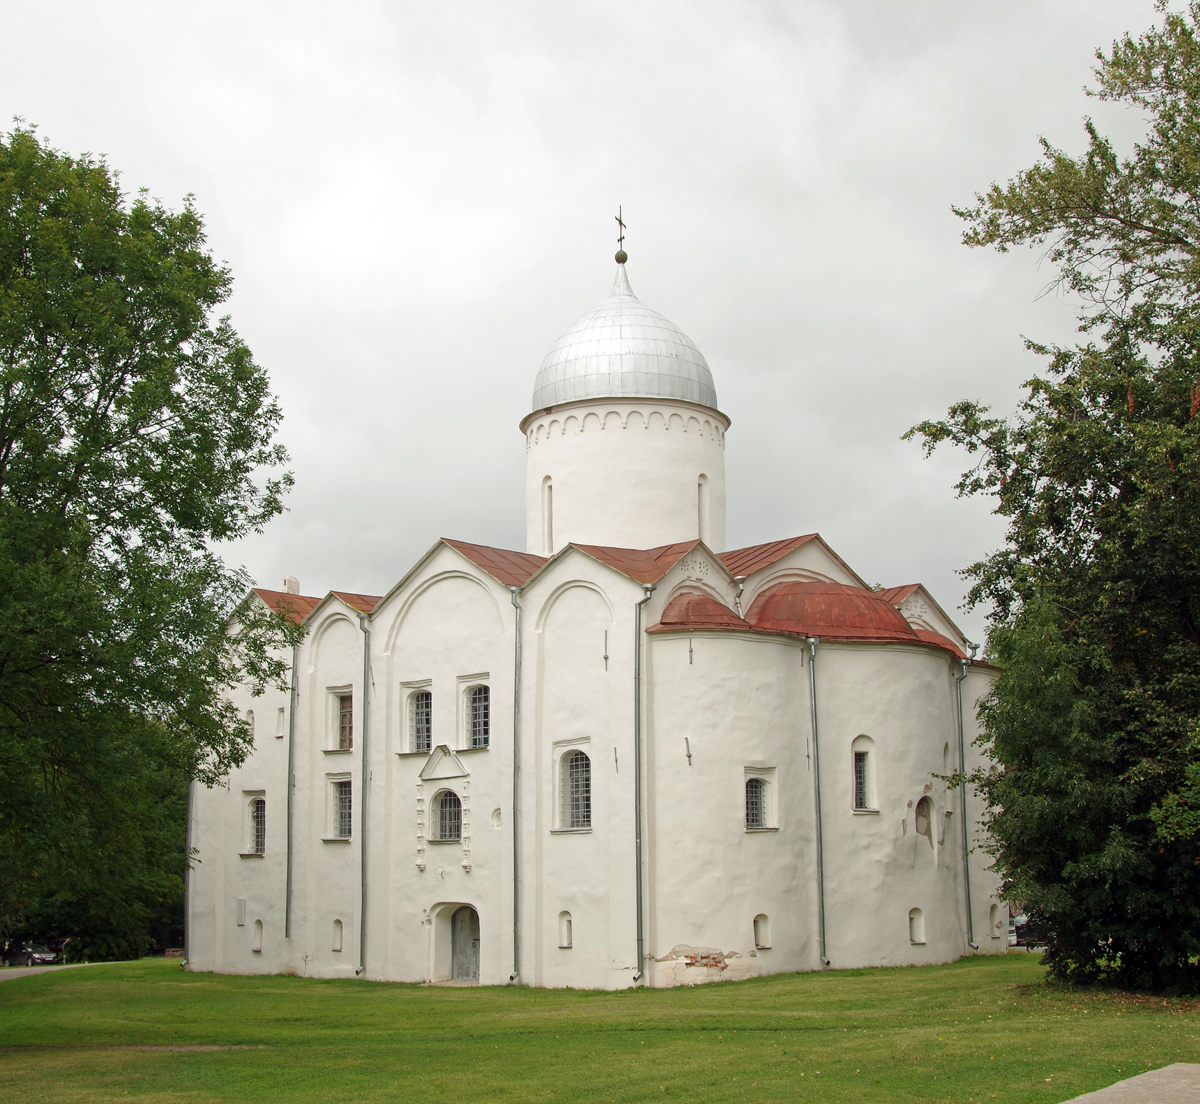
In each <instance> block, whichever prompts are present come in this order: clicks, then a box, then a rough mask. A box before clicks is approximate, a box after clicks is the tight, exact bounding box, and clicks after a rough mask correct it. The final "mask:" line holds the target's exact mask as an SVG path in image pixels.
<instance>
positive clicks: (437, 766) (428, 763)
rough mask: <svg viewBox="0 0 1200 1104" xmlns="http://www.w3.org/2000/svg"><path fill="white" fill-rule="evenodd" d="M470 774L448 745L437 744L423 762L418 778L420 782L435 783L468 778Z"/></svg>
mask: <svg viewBox="0 0 1200 1104" xmlns="http://www.w3.org/2000/svg"><path fill="white" fill-rule="evenodd" d="M470 773H471V772H470V771H468V770H467V768H466V767H464V766H463V761H462V760H461V759H460V758H459V757H458V756H457V755H455V754H454V752H453V751H451V749H450V746H449V745H448V744H438V746H437V747H435V748H434V749H433V751H431V752H430V753H429V758H428V759H426V760H425V765H424V766H423V767H422V768H421V773H420V778H421V781H422V782H436V781H439V780H441V779H444V778H468V777H470Z"/></svg>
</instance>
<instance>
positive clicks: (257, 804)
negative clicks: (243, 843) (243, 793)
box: [250, 797, 267, 855]
mask: <svg viewBox="0 0 1200 1104" xmlns="http://www.w3.org/2000/svg"><path fill="white" fill-rule="evenodd" d="M250 836H251V838H250V850H251V851H253V852H254V854H256V855H262V854H264V853H265V852H266V850H267V802H266V799H265V798H261V797H256V798H255V799H254V800H253V801H251V802H250Z"/></svg>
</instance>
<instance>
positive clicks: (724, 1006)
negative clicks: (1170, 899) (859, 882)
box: [0, 954, 1200, 1104]
mask: <svg viewBox="0 0 1200 1104" xmlns="http://www.w3.org/2000/svg"><path fill="white" fill-rule="evenodd" d="M1041 977H1042V970H1041V968H1040V967H1039V966H1038V964H1037V959H1036V957H1034V956H1031V955H1025V954H1013V955H1009V956H1007V957H1004V958H999V959H996V958H976V959H966V960H963V961H961V962H958V963H955V964H954V965H951V966H937V967H924V968H914V969H895V970H861V971H838V972H832V973H824V974H789V975H785V976H781V977H773V978H764V979H760V980H756V981H745V982H739V983H736V984H726V985H709V986H702V987H699V988H695V989H672V990H660V991H654V992H651V991H647V990H644V989H641V990H636V991H630V992H624V993H591V992H576V991H568V990H533V989H458V988H424V987H420V986H411V985H379V984H373V983H370V982H361V981H316V980H312V979H304V978H291V977H259V978H251V977H226V976H217V975H212V974H187V973H184V972H183V971H181V970H180V968H179V966H178V964H177V963H172V962H164V961H163V960H149V959H148V960H144V961H142V962H136V963H118V964H111V965H101V966H89V967H83V968H81V969H78V970H64V971H62V972H60V973H51V974H43V975H40V976H35V977H27V978H17V979H13V980H11V981H5V982H3V983H2V984H0V1046H2V1047H18V1048H19V1047H38V1046H45V1045H47V1044H51V1045H54V1046H57V1047H62V1048H65V1049H57V1050H37V1049H13V1050H5V1051H0V1101H18V1100H19V1101H22V1102H23V1104H36V1102H40V1101H56V1102H57V1101H63V1100H70V1101H79V1102H83V1104H86V1102H91V1101H107V1100H113V1099H117V1098H120V1099H122V1100H131V1099H132V1100H139V1101H155V1102H157V1101H164V1102H165V1101H185V1100H186V1101H189V1102H196V1104H203V1102H206V1101H231V1100H238V1101H275V1100H278V1101H288V1102H289V1104H290V1102H293V1101H309V1100H312V1101H320V1102H321V1104H334V1102H337V1104H341V1102H343V1101H357V1100H364V1101H392V1100H395V1101H405V1102H408V1101H413V1102H416V1101H421V1102H422V1104H425V1102H440V1101H454V1102H456V1104H459V1102H471V1104H475V1102H490V1101H531V1100H551V1099H559V1100H569V1101H628V1102H639V1104H640V1102H643V1101H647V1100H659V1099H661V1100H677V1101H732V1100H741V1099H746V1100H753V1101H756V1102H762V1101H784V1100H787V1101H794V1100H814V1101H872V1102H888V1104H890V1102H900V1101H921V1102H922V1104H926V1102H931V1101H942V1100H953V1101H971V1100H974V1101H988V1100H1001V1101H1005V1102H1014V1101H1033V1100H1036V1101H1044V1102H1046V1104H1050V1102H1054V1101H1062V1100H1065V1099H1067V1098H1069V1097H1071V1096H1074V1095H1076V1094H1078V1093H1082V1092H1086V1091H1088V1090H1090V1089H1095V1088H1098V1087H1100V1086H1101V1085H1106V1084H1109V1083H1110V1082H1112V1081H1115V1080H1117V1079H1119V1078H1121V1077H1128V1076H1131V1075H1132V1074H1133V1073H1135V1072H1140V1071H1142V1070H1145V1069H1146V1068H1148V1067H1152V1066H1161V1065H1165V1064H1167V1063H1168V1062H1178V1061H1197V1060H1200V1041H1198V1037H1200V1006H1198V1005H1197V1004H1195V1003H1194V1002H1192V1003H1184V1002H1167V1001H1162V1000H1149V999H1136V998H1129V997H1124V996H1121V995H1112V994H1110V995H1102V994H1081V993H1074V992H1064V991H1056V990H1052V989H1047V988H1044V987H1042V986H1041V985H1040V984H1039V983H1040V981H1041ZM163 1045H167V1046H180V1045H226V1046H228V1045H233V1046H239V1047H249V1048H253V1049H234V1050H222V1051H216V1052H189V1053H179V1052H148V1051H139V1050H122V1049H107V1050H106V1049H87V1048H98V1047H130V1046H163ZM260 1048H261V1049H260Z"/></svg>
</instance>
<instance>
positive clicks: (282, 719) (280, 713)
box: [275, 705, 287, 740]
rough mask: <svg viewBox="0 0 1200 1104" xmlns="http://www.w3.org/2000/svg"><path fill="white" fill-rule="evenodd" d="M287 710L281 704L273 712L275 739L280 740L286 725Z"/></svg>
mask: <svg viewBox="0 0 1200 1104" xmlns="http://www.w3.org/2000/svg"><path fill="white" fill-rule="evenodd" d="M286 721H287V710H285V709H284V708H283V706H282V705H281V706H280V707H279V709H278V710H277V711H276V713H275V739H277V740H282V739H283V736H284V729H285V728H286V727H287V725H286Z"/></svg>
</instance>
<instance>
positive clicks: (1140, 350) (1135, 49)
mask: <svg viewBox="0 0 1200 1104" xmlns="http://www.w3.org/2000/svg"><path fill="white" fill-rule="evenodd" d="M1158 10H1159V12H1160V15H1161V22H1160V24H1159V25H1157V26H1155V27H1153V28H1152V29H1151V30H1149V31H1148V32H1147V33H1145V34H1144V35H1142V36H1141V37H1140V38H1137V39H1134V38H1132V37H1130V36H1128V35H1126V36H1125V37H1124V38H1123V39H1121V40H1119V41H1118V42H1116V43H1115V44H1114V45H1113V47H1112V49H1111V51H1110V52H1108V53H1104V52H1097V55H1096V56H1097V59H1098V63H1099V64H1098V66H1097V68H1096V69H1095V76H1096V79H1097V85H1096V88H1095V89H1094V90H1092V91H1090V94H1091V95H1093V96H1095V97H1097V98H1098V99H1101V100H1107V101H1113V102H1117V103H1123V104H1126V105H1129V106H1130V107H1132V108H1135V109H1137V110H1138V111H1140V112H1141V113H1143V115H1144V117H1145V119H1146V130H1145V134H1144V136H1143V137H1142V139H1141V140H1140V141H1138V142H1137V143H1136V144H1134V145H1133V147H1132V149H1131V150H1130V151H1129V153H1128V155H1122V154H1120V153H1118V151H1117V150H1116V148H1115V147H1114V145H1113V144H1112V143H1111V142H1110V141H1109V140H1108V139H1106V138H1105V137H1103V136H1102V135H1101V134H1100V133H1099V131H1098V128H1097V127H1096V126H1095V124H1094V123H1093V121H1092V120H1090V119H1089V120H1086V121H1085V128H1086V137H1087V149H1086V151H1085V152H1084V153H1083V154H1082V155H1080V156H1078V157H1073V156H1070V155H1069V154H1067V153H1065V152H1063V151H1062V150H1060V149H1057V148H1055V147H1054V146H1052V145H1051V144H1050V143H1049V142H1047V141H1045V140H1043V141H1042V153H1041V158H1040V160H1039V161H1038V163H1037V164H1035V165H1034V166H1033V167H1032V168H1030V169H1028V170H1026V171H1024V172H1022V173H1020V174H1019V175H1018V176H1017V177H1016V178H1015V179H1014V180H1012V181H1010V182H1009V183H1008V184H1007V185H1005V186H1003V187H1001V186H998V185H993V186H992V187H991V188H990V190H989V191H988V192H987V193H986V194H984V195H981V196H977V197H976V203H975V205H974V206H971V207H968V208H965V209H961V210H956V213H957V214H958V215H960V216H961V217H962V218H964V219H965V220H966V221H967V223H968V229H967V230H966V232H965V234H964V238H963V240H964V242H965V243H966V244H968V245H972V246H989V245H990V246H994V247H996V248H997V249H999V250H1001V251H1004V250H1007V249H1009V248H1010V247H1013V246H1017V245H1033V246H1038V247H1042V248H1044V249H1045V250H1046V256H1047V257H1048V259H1049V260H1050V262H1051V263H1052V264H1053V265H1054V266H1055V269H1056V274H1057V275H1056V281H1055V282H1056V284H1057V285H1058V286H1059V287H1060V288H1061V289H1063V290H1065V291H1066V292H1068V293H1070V294H1072V295H1074V296H1076V297H1077V298H1078V300H1079V303H1080V311H1079V329H1080V333H1081V334H1082V335H1083V338H1082V339H1081V341H1080V342H1079V343H1078V344H1077V345H1075V346H1072V347H1047V346H1043V345H1039V344H1036V343H1032V342H1031V343H1030V344H1029V347H1030V348H1031V349H1032V350H1033V351H1034V352H1035V353H1038V354H1040V355H1043V356H1045V357H1046V358H1047V359H1048V370H1047V372H1046V374H1045V375H1044V376H1041V377H1036V378H1034V379H1032V380H1030V381H1028V383H1027V384H1026V388H1027V394H1026V397H1025V399H1024V401H1023V402H1022V403H1021V405H1020V407H1019V409H1018V412H1017V414H1016V415H1015V416H1014V417H1012V418H1010V419H1000V418H995V417H990V416H989V412H988V410H987V408H986V407H981V406H979V405H977V404H975V403H970V402H962V403H958V404H956V405H955V406H953V407H952V408H951V409H950V411H949V413H948V416H947V417H946V418H945V419H943V420H941V421H936V422H924V423H922V424H921V425H919V426H916V427H914V428H913V429H912V430H910V431H909V433H908V434H907V436H913V435H919V436H921V437H923V439H924V443H925V448H926V451H927V452H928V451H929V450H931V449H932V448H934V447H935V446H936V445H938V444H939V443H941V442H943V441H950V442H953V443H955V444H957V445H959V446H961V447H963V448H965V449H966V450H967V451H968V453H970V454H972V455H973V456H974V458H975V462H974V466H973V467H972V468H971V469H970V470H969V471H967V472H966V473H965V474H964V475H963V477H962V479H961V480H960V481H959V483H958V488H957V489H958V492H959V494H960V495H977V494H982V495H990V496H993V497H994V498H995V500H996V512H997V513H999V514H1001V515H1003V516H1004V517H1006V518H1007V519H1008V530H1007V537H1006V541H1005V544H1004V546H1003V547H1002V548H1001V549H1000V550H999V551H997V552H996V553H994V554H993V555H990V556H988V557H987V558H985V559H983V560H981V561H980V562H978V563H976V564H974V565H973V566H972V567H970V568H969V569H968V570H967V572H966V574H967V575H968V576H969V577H970V578H972V579H973V586H972V589H971V591H970V594H969V598H968V601H969V602H970V603H971V604H976V603H981V602H986V603H991V605H992V613H991V618H992V626H991V631H990V635H989V641H990V647H991V649H992V652H993V654H994V656H995V658H996V660H997V662H999V663H1000V664H1001V665H1002V666H1004V667H1005V668H1006V670H1005V672H1004V674H1003V675H1002V676H1001V677H1000V678H999V680H998V682H997V684H996V687H995V689H994V691H993V693H992V694H991V696H990V697H989V699H987V701H986V702H985V703H984V706H983V709H982V714H981V716H982V720H983V728H984V735H983V737H982V738H981V739H982V742H983V743H984V744H985V745H986V746H988V747H989V748H990V751H991V753H992V755H993V756H994V757H995V758H996V760H997V761H998V762H999V763H1000V764H1002V765H1003V770H1002V771H1001V772H1000V773H998V774H997V775H995V776H993V777H989V776H988V775H986V774H983V773H980V774H977V775H976V776H975V777H974V778H973V779H971V781H972V782H973V783H974V784H975V785H976V786H977V787H978V788H979V789H980V791H981V792H982V794H983V795H984V797H985V798H986V801H987V805H988V814H987V825H988V828H989V829H990V832H991V837H992V840H993V842H992V844H991V849H992V853H993V854H994V856H995V859H996V866H997V868H998V870H999V871H1000V872H1001V874H1002V875H1003V876H1004V878H1005V885H1006V892H1008V893H1010V894H1011V895H1012V896H1013V897H1014V898H1015V899H1017V900H1019V901H1020V902H1022V904H1023V905H1024V907H1025V908H1026V910H1027V911H1028V912H1029V913H1030V915H1031V917H1032V918H1033V919H1034V920H1035V921H1036V922H1037V923H1038V925H1039V926H1040V927H1041V928H1042V930H1043V932H1044V934H1045V936H1046V939H1047V943H1048V952H1047V958H1046V961H1047V962H1048V963H1049V965H1050V968H1051V971H1052V973H1053V974H1054V975H1056V976H1058V977H1060V978H1064V979H1071V980H1076V981H1083V982H1094V981H1112V982H1117V983H1121V984H1126V985H1132V986H1137V987H1144V988H1154V989H1169V988H1175V989H1187V990H1196V989H1197V988H1200V968H1198V966H1197V956H1200V742H1198V738H1200V420H1198V419H1197V413H1200V37H1198V31H1200V2H1197V0H1192V2H1191V3H1190V4H1189V6H1188V8H1187V10H1186V11H1185V12H1183V13H1172V12H1168V11H1167V10H1166V7H1165V4H1164V3H1162V2H1160V3H1159V5H1158Z"/></svg>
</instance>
